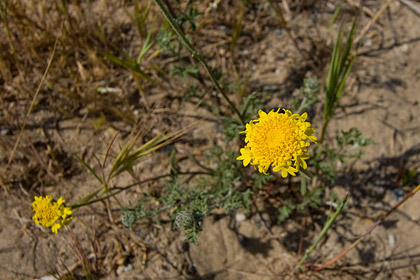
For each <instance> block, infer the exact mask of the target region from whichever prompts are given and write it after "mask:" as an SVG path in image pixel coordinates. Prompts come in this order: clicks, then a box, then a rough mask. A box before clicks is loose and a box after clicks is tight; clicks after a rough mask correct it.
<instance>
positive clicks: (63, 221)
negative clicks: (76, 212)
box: [32, 195, 73, 233]
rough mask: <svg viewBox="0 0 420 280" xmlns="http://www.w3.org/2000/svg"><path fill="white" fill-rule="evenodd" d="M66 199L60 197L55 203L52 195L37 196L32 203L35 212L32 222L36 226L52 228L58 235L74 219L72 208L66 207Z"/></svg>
mask: <svg viewBox="0 0 420 280" xmlns="http://www.w3.org/2000/svg"><path fill="white" fill-rule="evenodd" d="M64 202H65V201H64V199H63V198H62V197H60V199H59V200H58V201H57V202H54V201H53V197H52V196H51V195H47V196H45V197H42V196H35V198H34V202H32V207H33V212H35V214H34V216H33V217H32V220H34V221H35V224H37V225H41V226H43V227H46V228H49V227H50V228H51V231H52V232H53V233H57V230H58V229H60V228H61V227H62V226H63V225H67V224H68V223H69V222H70V221H71V220H72V219H73V217H68V216H70V215H71V213H72V212H71V208H70V207H65V206H64Z"/></svg>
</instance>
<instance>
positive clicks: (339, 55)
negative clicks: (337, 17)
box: [320, 20, 356, 143]
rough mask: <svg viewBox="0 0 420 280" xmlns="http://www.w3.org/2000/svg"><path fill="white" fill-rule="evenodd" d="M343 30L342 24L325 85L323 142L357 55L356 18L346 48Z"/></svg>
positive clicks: (321, 139) (321, 138)
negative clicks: (355, 44) (355, 47)
mask: <svg viewBox="0 0 420 280" xmlns="http://www.w3.org/2000/svg"><path fill="white" fill-rule="evenodd" d="M341 30H342V26H341V25H340V28H339V30H338V35H337V39H336V42H335V44H334V49H333V53H332V58H331V63H330V67H329V71H328V77H327V83H326V86H325V95H326V101H325V105H324V114H323V122H324V123H323V127H322V131H321V137H320V142H321V143H322V141H323V139H324V135H325V131H326V128H327V125H328V123H329V121H330V120H331V119H332V117H333V115H334V112H335V108H336V107H337V105H338V101H339V97H340V94H341V91H342V90H343V88H344V85H345V83H346V80H347V77H348V75H349V74H350V70H351V68H352V66H353V62H354V59H355V58H356V56H355V55H353V54H351V49H352V47H353V41H354V36H355V33H356V20H354V21H353V25H352V27H351V29H350V32H349V34H348V36H347V40H346V44H345V46H344V49H342V47H341Z"/></svg>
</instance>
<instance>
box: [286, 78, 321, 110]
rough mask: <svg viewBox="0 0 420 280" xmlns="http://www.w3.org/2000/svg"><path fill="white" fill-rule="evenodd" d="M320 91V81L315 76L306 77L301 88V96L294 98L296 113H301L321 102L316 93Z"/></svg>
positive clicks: (293, 104) (293, 106)
mask: <svg viewBox="0 0 420 280" xmlns="http://www.w3.org/2000/svg"><path fill="white" fill-rule="evenodd" d="M318 91H319V82H318V80H317V79H315V78H305V80H304V81H303V86H302V87H301V88H300V94H301V97H299V98H293V99H292V109H293V112H295V113H296V114H301V113H302V112H304V111H306V110H307V109H308V108H310V107H311V106H312V105H314V104H315V103H318V102H319V98H318V97H316V94H317V93H318Z"/></svg>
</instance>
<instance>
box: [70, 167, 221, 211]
mask: <svg viewBox="0 0 420 280" xmlns="http://www.w3.org/2000/svg"><path fill="white" fill-rule="evenodd" d="M177 174H178V175H210V176H213V174H210V173H208V172H179V173H177ZM170 176H171V174H164V175H159V176H156V177H153V178H149V179H145V180H143V181H139V182H136V183H133V184H130V185H128V186H125V187H112V188H109V189H108V192H106V193H108V195H106V196H102V195H103V194H101V195H99V192H100V191H101V190H103V187H102V186H101V187H100V188H99V189H97V190H95V191H94V192H92V193H90V194H88V195H87V196H85V197H84V198H82V199H80V200H79V202H76V203H73V204H71V205H69V206H70V207H71V209H76V208H80V207H82V206H86V205H90V204H93V203H96V202H99V201H103V200H105V199H108V198H110V197H113V196H115V195H117V194H119V193H120V192H122V191H125V190H128V189H130V188H132V187H134V186H138V185H142V184H144V183H147V182H152V181H155V180H159V179H162V178H166V177H170ZM104 194H105V193H104ZM96 195H99V198H96V199H92V198H93V197H94V196H96Z"/></svg>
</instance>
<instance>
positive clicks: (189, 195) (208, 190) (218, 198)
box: [122, 146, 271, 244]
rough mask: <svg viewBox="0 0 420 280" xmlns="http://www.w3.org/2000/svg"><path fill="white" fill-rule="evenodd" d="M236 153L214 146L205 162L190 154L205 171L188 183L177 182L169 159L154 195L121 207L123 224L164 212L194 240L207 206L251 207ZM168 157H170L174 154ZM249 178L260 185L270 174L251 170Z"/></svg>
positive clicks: (156, 215)
mask: <svg viewBox="0 0 420 280" xmlns="http://www.w3.org/2000/svg"><path fill="white" fill-rule="evenodd" d="M236 157H237V154H236V153H233V152H230V151H224V150H223V149H222V148H220V147H218V146H214V147H213V148H211V149H210V150H209V151H207V152H206V153H205V155H204V162H205V163H206V165H203V164H201V163H200V162H198V161H197V160H196V159H195V158H193V157H192V156H191V160H192V161H193V162H195V163H196V164H197V166H199V167H200V168H202V169H203V170H204V171H205V172H207V174H206V175H203V176H200V177H197V178H196V179H195V180H193V182H191V184H186V183H181V175H180V174H179V172H178V171H177V170H178V169H179V167H178V166H177V164H176V163H173V164H172V165H173V166H174V168H173V169H172V171H171V175H170V179H169V180H167V181H166V184H165V187H164V189H163V190H162V192H161V194H160V195H158V197H151V196H150V195H147V194H146V195H144V196H143V198H142V199H141V200H140V201H139V202H138V203H137V205H136V206H135V207H132V206H131V204H130V206H129V207H127V208H123V215H122V222H123V224H124V226H125V227H126V228H131V227H132V226H133V224H134V223H135V222H136V221H137V220H139V219H142V218H150V219H154V220H155V221H157V219H158V216H159V213H160V212H167V213H168V214H169V216H170V217H171V220H172V223H173V228H174V229H181V230H183V231H184V233H185V237H186V239H187V240H188V241H190V242H192V243H194V244H197V238H198V236H199V234H200V232H201V231H202V228H201V224H202V221H203V219H204V218H205V217H207V216H208V215H209V214H210V213H211V210H213V209H224V210H225V211H226V213H231V212H233V211H235V210H237V209H240V208H244V209H245V210H247V211H249V210H250V208H251V205H252V200H253V194H254V192H253V190H252V188H248V187H245V186H244V185H242V183H241V179H242V178H243V177H244V174H243V171H244V169H243V167H242V166H241V164H240V162H238V161H237V160H236ZM171 158H172V159H173V158H174V154H172V155H171ZM207 166H211V167H207ZM251 179H252V185H253V186H255V187H257V188H262V186H263V184H265V183H266V182H268V180H270V179H271V176H268V177H265V178H264V177H263V176H262V175H256V174H254V175H253V176H252V177H251ZM157 209H158V210H157Z"/></svg>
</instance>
